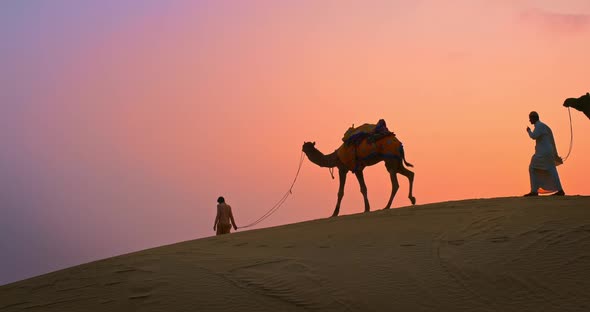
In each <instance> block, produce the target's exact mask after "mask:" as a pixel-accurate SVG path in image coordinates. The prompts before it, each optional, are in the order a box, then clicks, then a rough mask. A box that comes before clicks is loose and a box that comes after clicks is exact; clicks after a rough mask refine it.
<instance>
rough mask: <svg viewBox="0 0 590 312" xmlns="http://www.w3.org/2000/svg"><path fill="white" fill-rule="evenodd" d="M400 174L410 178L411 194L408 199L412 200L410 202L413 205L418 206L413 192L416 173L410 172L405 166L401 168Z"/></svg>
mask: <svg viewBox="0 0 590 312" xmlns="http://www.w3.org/2000/svg"><path fill="white" fill-rule="evenodd" d="M399 167H400V168H399V173H401V174H402V175H404V176H406V177H407V178H408V182H410V192H409V194H408V198H409V199H410V201H411V202H412V205H415V204H416V197H414V196H413V195H412V190H413V188H414V172H412V171H410V170H408V168H406V167H404V166H401V165H400V166H399Z"/></svg>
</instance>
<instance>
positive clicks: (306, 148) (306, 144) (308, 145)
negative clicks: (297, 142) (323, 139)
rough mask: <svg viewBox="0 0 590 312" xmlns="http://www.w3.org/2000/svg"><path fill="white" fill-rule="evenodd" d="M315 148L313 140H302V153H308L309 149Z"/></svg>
mask: <svg viewBox="0 0 590 312" xmlns="http://www.w3.org/2000/svg"><path fill="white" fill-rule="evenodd" d="M315 149H316V148H315V142H303V149H302V150H303V152H304V153H306V154H307V153H309V152H311V151H314V150H315Z"/></svg>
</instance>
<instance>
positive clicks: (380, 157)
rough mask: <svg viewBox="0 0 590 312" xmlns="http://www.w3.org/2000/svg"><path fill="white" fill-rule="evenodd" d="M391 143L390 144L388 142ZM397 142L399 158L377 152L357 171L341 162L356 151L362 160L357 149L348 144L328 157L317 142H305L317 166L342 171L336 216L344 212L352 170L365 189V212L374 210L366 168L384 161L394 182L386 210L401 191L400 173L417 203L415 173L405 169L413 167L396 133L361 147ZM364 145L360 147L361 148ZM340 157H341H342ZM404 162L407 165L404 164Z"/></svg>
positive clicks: (305, 147) (371, 153)
mask: <svg viewBox="0 0 590 312" xmlns="http://www.w3.org/2000/svg"><path fill="white" fill-rule="evenodd" d="M386 140H389V141H386ZM392 141H393V142H394V144H395V143H397V146H396V147H397V152H396V155H394V154H386V153H382V152H381V153H380V152H379V151H378V150H375V149H373V150H372V151H371V152H370V154H369V157H365V158H364V159H362V163H359V164H357V165H356V166H354V167H353V168H351V166H350V165H347V162H346V160H344V161H343V160H341V158H343V157H342V151H347V150H351V149H353V153H355V154H354V159H357V158H358V159H361V158H360V157H358V153H357V149H356V147H353V146H346V143H344V144H342V145H341V146H340V148H339V149H337V150H336V151H334V152H333V153H331V154H328V155H324V154H323V153H322V152H320V151H319V150H318V149H316V147H315V142H304V143H303V152H304V153H305V155H307V158H309V160H310V161H311V162H313V163H314V164H316V165H318V166H320V167H327V168H334V167H336V168H338V177H339V181H340V186H339V188H338V201H337V202H336V208H335V209H334V213H333V214H332V217H336V216H338V213H339V211H340V203H341V202H342V197H344V184H345V183H346V175H347V174H348V172H349V171H352V172H353V173H354V174H355V175H356V178H357V180H358V182H359V185H360V188H361V194H363V199H364V202H365V212H369V211H370V205H369V199H368V198H367V186H366V184H365V178H364V176H363V169H364V168H365V167H366V166H372V165H375V164H377V163H379V162H381V161H384V162H385V168H386V169H387V171H388V172H389V176H390V179H391V196H389V201H388V202H387V205H386V206H385V208H383V209H389V208H390V207H391V203H392V202H393V198H394V196H395V193H397V190H398V189H399V183H398V181H397V174H398V173H400V174H402V175H404V176H406V177H407V178H408V181H409V183H410V192H409V195H408V198H409V199H410V201H411V202H412V205H414V204H416V198H415V197H414V196H413V195H412V188H413V184H414V172H412V171H410V170H408V169H407V168H405V167H404V164H405V165H406V166H408V167H413V165H412V164H410V163H408V162H406V159H405V157H404V150H403V146H402V145H401V143H400V142H399V141H398V140H397V139H396V138H395V135H394V134H392V135H391V136H386V137H384V138H381V139H379V140H378V141H377V142H374V143H367V139H364V140H363V141H362V142H361V144H366V146H371V148H373V147H374V146H376V143H380V142H388V143H387V144H391V142H392ZM359 146H360V145H359ZM339 151H340V152H341V153H339ZM339 155H340V156H339ZM402 161H403V163H402Z"/></svg>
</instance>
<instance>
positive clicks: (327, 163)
mask: <svg viewBox="0 0 590 312" xmlns="http://www.w3.org/2000/svg"><path fill="white" fill-rule="evenodd" d="M305 155H307V158H309V160H310V161H311V162H312V163H314V164H316V165H318V166H320V167H328V168H332V167H336V166H337V162H336V159H337V157H336V152H333V153H332V154H329V155H324V154H323V153H322V152H320V151H319V150H317V149H315V148H314V149H313V150H310V151H307V152H305Z"/></svg>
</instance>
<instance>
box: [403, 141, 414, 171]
mask: <svg viewBox="0 0 590 312" xmlns="http://www.w3.org/2000/svg"><path fill="white" fill-rule="evenodd" d="M400 154H401V156H402V160H403V161H404V164H405V165H406V166H407V167H414V165H412V164H410V163H409V162H407V161H406V153H405V152H404V146H403V145H402V146H401V147H400Z"/></svg>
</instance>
